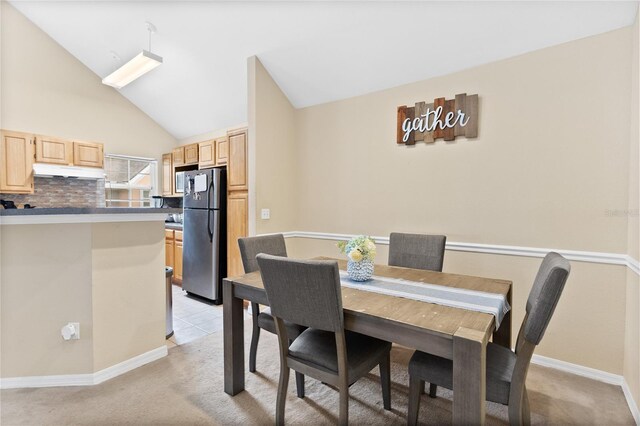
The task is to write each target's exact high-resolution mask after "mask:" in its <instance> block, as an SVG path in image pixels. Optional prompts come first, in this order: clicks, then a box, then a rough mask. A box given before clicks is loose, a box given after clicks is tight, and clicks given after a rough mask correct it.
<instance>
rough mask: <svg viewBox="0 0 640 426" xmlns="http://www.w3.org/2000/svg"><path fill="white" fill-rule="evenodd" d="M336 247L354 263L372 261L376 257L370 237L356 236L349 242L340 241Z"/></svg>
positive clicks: (374, 247)
mask: <svg viewBox="0 0 640 426" xmlns="http://www.w3.org/2000/svg"><path fill="white" fill-rule="evenodd" d="M337 246H338V248H339V249H340V252H341V253H346V255H347V256H348V257H349V259H351V260H352V261H354V262H360V261H362V260H370V261H373V259H375V257H376V244H375V243H374V242H373V239H372V238H371V237H369V236H366V235H358V236H357V237H353V238H352V239H350V240H349V241H340V242H339V243H338V244H337Z"/></svg>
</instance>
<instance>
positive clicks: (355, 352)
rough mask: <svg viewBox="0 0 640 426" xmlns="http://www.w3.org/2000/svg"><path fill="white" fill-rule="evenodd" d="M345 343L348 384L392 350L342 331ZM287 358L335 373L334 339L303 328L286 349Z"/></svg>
mask: <svg viewBox="0 0 640 426" xmlns="http://www.w3.org/2000/svg"><path fill="white" fill-rule="evenodd" d="M345 341H346V347H347V364H348V365H347V368H348V370H349V374H348V377H349V383H350V384H351V383H353V382H355V381H356V380H357V379H358V377H361V376H362V375H364V374H366V373H367V372H368V371H369V370H371V369H372V368H373V367H374V366H375V365H377V364H378V363H379V362H380V361H379V360H380V358H381V357H382V356H383V355H385V354H386V353H388V352H389V351H390V350H391V343H389V342H385V341H383V340H379V339H376V338H375V337H370V336H365V335H363V334H360V333H355V332H352V331H348V330H345ZM289 356H290V357H292V358H295V359H297V360H299V361H301V362H303V363H305V364H309V365H312V366H314V367H320V368H322V369H324V370H328V371H329V372H331V373H334V374H338V353H337V349H336V338H335V334H334V333H332V332H328V331H322V330H317V329H313V328H308V329H306V330H305V331H304V332H302V334H300V336H298V338H297V339H296V340H295V341H294V342H293V343H292V344H291V346H290V347H289ZM376 360H377V362H376Z"/></svg>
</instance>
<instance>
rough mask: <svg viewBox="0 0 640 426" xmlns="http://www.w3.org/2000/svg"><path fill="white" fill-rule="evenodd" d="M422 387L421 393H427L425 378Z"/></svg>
mask: <svg viewBox="0 0 640 426" xmlns="http://www.w3.org/2000/svg"><path fill="white" fill-rule="evenodd" d="M421 388H422V389H420V394H425V393H427V391H426V390H425V389H426V383H425V382H424V380H423V381H422V386H421Z"/></svg>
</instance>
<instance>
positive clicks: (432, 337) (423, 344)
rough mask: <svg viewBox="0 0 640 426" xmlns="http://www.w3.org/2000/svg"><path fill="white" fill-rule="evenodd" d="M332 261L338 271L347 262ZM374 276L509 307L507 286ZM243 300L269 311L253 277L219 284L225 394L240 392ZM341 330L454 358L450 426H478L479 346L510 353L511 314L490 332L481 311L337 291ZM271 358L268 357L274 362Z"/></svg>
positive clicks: (405, 271) (436, 275)
mask: <svg viewBox="0 0 640 426" xmlns="http://www.w3.org/2000/svg"><path fill="white" fill-rule="evenodd" d="M316 259H318V260H336V261H337V262H338V265H339V267H340V269H341V270H346V261H344V260H338V259H331V258H327V257H318V258H316ZM374 275H377V276H382V277H390V278H399V279H405V280H409V281H414V282H423V283H428V284H437V285H442V286H447V287H457V288H463V289H469V290H476V291H484V292H488V293H496V294H501V295H504V296H505V297H506V298H507V302H508V303H509V305H511V287H512V283H511V281H506V280H500V279H491V278H482V277H475V276H469V275H459V274H450V273H443V272H434V271H426V270H420V269H410V268H401V267H396V266H386V265H376V266H375V271H374ZM243 300H248V301H251V302H257V303H259V304H261V305H266V306H268V305H269V301H268V300H267V294H266V292H265V290H264V287H263V285H262V279H261V276H260V272H253V273H249V274H245V275H242V276H238V277H230V278H225V279H224V281H223V301H224V307H223V323H224V391H225V392H226V393H228V394H229V395H236V394H238V393H239V392H242V391H243V390H244V374H245V365H244V315H243ZM342 306H343V309H344V326H345V329H347V330H352V331H355V332H358V333H362V334H366V335H368V336H373V337H377V338H379V339H382V340H386V341H388V342H393V343H397V344H399V345H402V346H406V347H409V348H414V349H417V350H420V351H423V352H428V353H431V354H434V355H438V356H440V357H443V358H448V359H451V360H453V366H454V368H453V422H454V424H483V423H484V418H485V392H486V382H485V380H486V379H485V374H486V347H487V342H488V341H489V340H490V339H492V341H493V342H494V343H497V344H500V345H502V346H505V347H508V348H511V311H509V312H508V313H507V314H506V316H505V317H504V318H503V320H502V323H501V324H500V328H498V329H497V330H496V327H495V324H496V322H495V318H494V316H493V315H491V314H488V313H482V312H477V311H471V310H465V309H460V308H452V307H448V306H444V305H438V304H433V303H426V302H422V301H418V300H412V299H408V298H403V297H397V296H389V295H385V294H380V293H374V292H370V291H366V290H358V289H354V288H348V287H342ZM275 356H277V354H274V357H275Z"/></svg>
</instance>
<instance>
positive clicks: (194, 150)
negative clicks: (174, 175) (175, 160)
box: [184, 143, 198, 165]
mask: <svg viewBox="0 0 640 426" xmlns="http://www.w3.org/2000/svg"><path fill="white" fill-rule="evenodd" d="M184 164H185V165H190V164H198V144H197V143H192V144H190V145H185V146H184Z"/></svg>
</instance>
